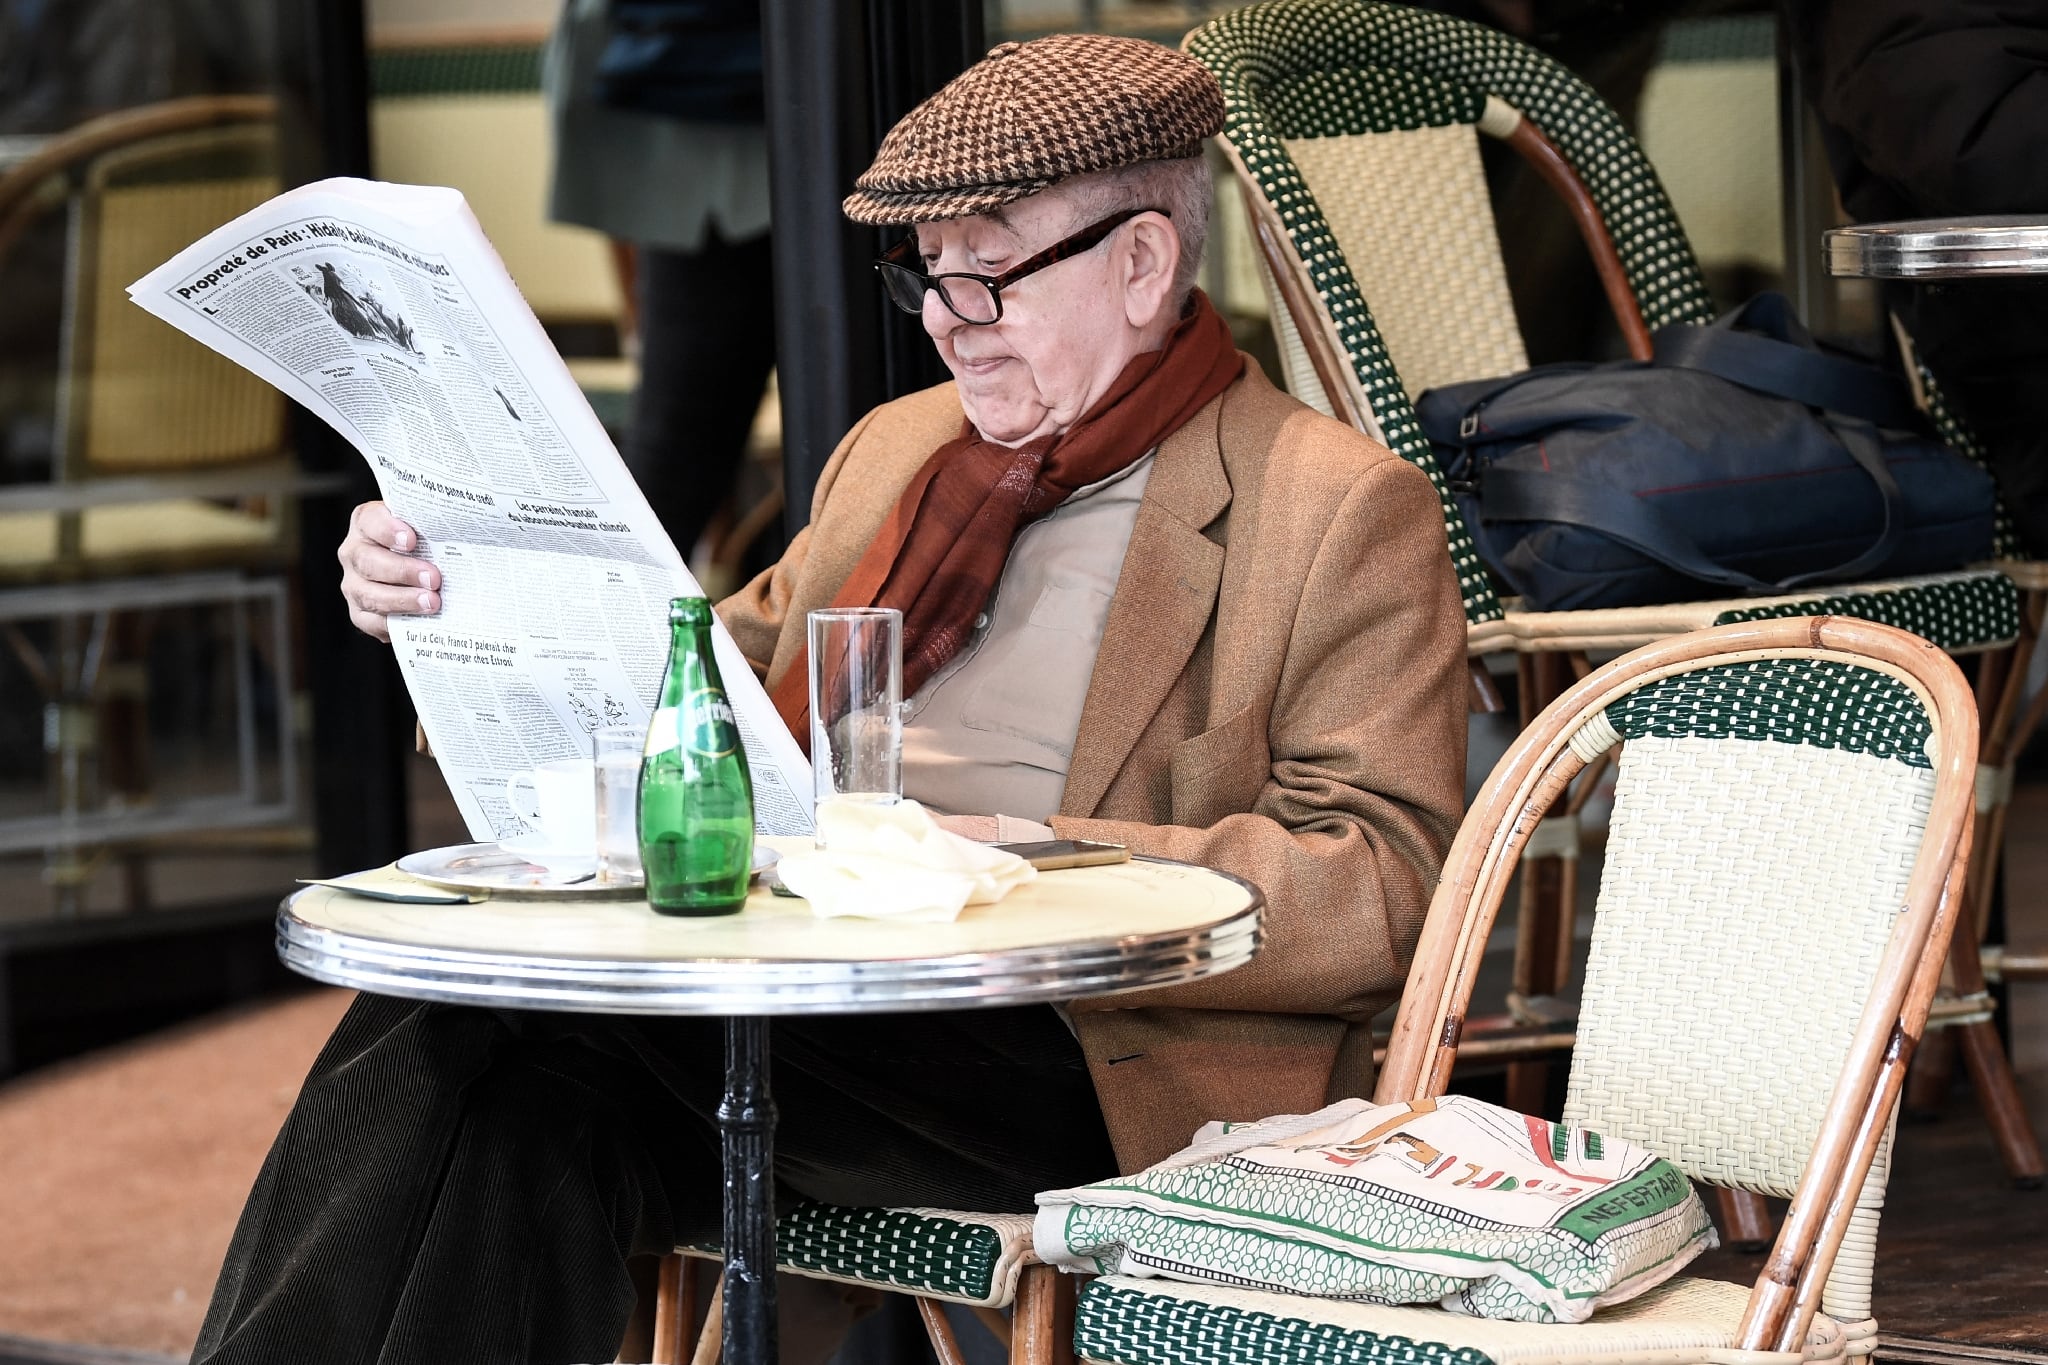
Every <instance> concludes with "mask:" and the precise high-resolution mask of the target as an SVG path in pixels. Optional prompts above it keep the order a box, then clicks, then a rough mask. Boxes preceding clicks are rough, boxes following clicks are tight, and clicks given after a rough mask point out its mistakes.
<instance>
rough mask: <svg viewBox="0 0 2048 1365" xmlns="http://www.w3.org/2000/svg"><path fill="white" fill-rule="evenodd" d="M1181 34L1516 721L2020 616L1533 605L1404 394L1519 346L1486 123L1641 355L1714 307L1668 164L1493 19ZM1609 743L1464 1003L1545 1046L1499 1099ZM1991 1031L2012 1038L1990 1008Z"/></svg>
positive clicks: (1961, 609)
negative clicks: (1457, 499)
mask: <svg viewBox="0 0 2048 1365" xmlns="http://www.w3.org/2000/svg"><path fill="white" fill-rule="evenodd" d="M1184 46H1185V47H1186V49H1187V51H1188V52H1189V53H1190V54H1192V55H1193V56H1194V57H1196V58H1197V59H1198V60H1200V61H1201V62H1203V63H1204V64H1205V65H1206V66H1208V67H1209V68H1210V69H1211V70H1212V71H1214V72H1215V73H1216V75H1217V78H1218V79H1219V80H1220V81H1221V82H1222V85H1223V88H1224V95H1225V105H1226V116H1225V125H1224V132H1223V137H1222V142H1223V145H1224V150H1225V152H1226V154H1227V155H1228V157H1229V159H1230V162H1231V165H1232V168H1233V170H1234V172H1235V175H1236V178H1237V180H1238V183H1239V187H1240V189H1241V191H1242V198H1243V200H1244V203H1245V205H1246V209H1247V212H1248V213H1249V214H1250V216H1251V219H1252V227H1253V232H1254V235H1255V237H1256V240H1257V242H1258V246H1259V259H1260V265H1261V270H1262V275H1263V278H1264V281H1265V284H1266V287H1267V289H1268V291H1269V295H1270V298H1271V302H1272V311H1273V319H1274V327H1275V331H1276V334H1277V340H1278V342H1279V349H1280V353H1281V356H1282V359H1283V368H1284V369H1285V370H1286V374H1287V380H1288V385H1289V387H1290V389H1291V390H1292V391H1293V392H1294V393H1295V394H1296V395H1297V396H1299V397H1301V398H1302V400H1303V401H1304V402H1307V403H1309V404H1311V405H1312V406H1316V407H1319V408H1321V409H1322V410H1323V411H1325V412H1328V413H1331V414H1332V415H1334V416H1336V417H1338V418H1340V419H1341V420H1345V421H1348V422H1350V423H1351V424H1353V425H1354V426H1357V427H1358V428H1359V429H1360V430H1362V431H1365V432H1366V433H1367V434H1368V435H1371V436H1373V437H1374V438H1375V439H1378V440H1381V441H1383V442H1384V443H1385V444H1387V445H1388V446H1389V447H1390V448H1392V449H1393V450H1394V451H1395V452H1396V453H1398V454H1400V455H1402V456H1403V457H1405V458H1407V459H1408V460H1410V461H1411V462H1413V463H1415V464H1417V465H1418V466H1420V467H1421V468H1422V469H1424V470H1425V471H1426V472H1428V473H1429V475H1430V477H1431V479H1432V481H1433V482H1435V483H1436V485H1437V488H1438V490H1439V493H1440V495H1441V498H1442V506H1443V512H1444V521H1445V530H1446V534H1447V536H1448V539H1449V542H1450V548H1451V556H1452V561H1453V564H1454V565H1455V567H1456V569H1457V572H1458V576H1459V582H1460V585H1461V587H1462V588H1463V591H1464V596H1465V609H1466V618H1467V624H1468V636H1467V640H1468V648H1469V649H1470V651H1471V652H1472V654H1473V655H1474V656H1475V679H1479V678H1480V674H1479V670H1478V665H1477V663H1476V659H1477V656H1481V655H1485V654H1489V653H1495V652H1502V651H1512V652H1513V653H1514V654H1515V656H1516V657H1515V662H1516V672H1517V682H1518V689H1517V691H1518V697H1519V709H1520V719H1521V721H1522V723H1523V724H1527V723H1528V722H1529V721H1530V720H1531V719H1533V717H1534V716H1535V715H1536V714H1537V713H1538V712H1539V711H1541V709H1542V708H1543V707H1544V706H1545V705H1546V704H1547V703H1548V702H1549V701H1550V700H1551V699H1553V698H1554V697H1556V696H1557V695H1559V694H1560V693H1561V692H1562V691H1563V690H1564V688H1565V687H1566V686H1567V685H1569V683H1570V681H1571V680H1572V679H1573V678H1574V677H1578V676H1584V674H1585V673H1587V672H1588V671H1589V669H1590V667H1591V663H1590V660H1589V657H1588V656H1589V654H1591V653H1598V652H1614V651H1619V650H1624V649H1630V648H1634V647H1637V646H1640V645H1642V644H1645V643H1648V642H1650V641H1654V640H1658V639H1663V638H1668V637H1670V636H1672V635H1675V634H1679V633H1682V632H1685V631H1689V630H1695V629H1699V628H1702V627H1706V626H1711V625H1716V624H1723V623H1728V622H1736V621H1746V620H1760V619H1768V618H1772V617H1784V616H1798V615H1807V614H1819V613H1828V614H1838V615H1847V616H1857V617H1862V618H1864V619H1868V620H1874V621H1879V622H1883V623H1886V624H1890V625H1896V626H1900V627H1902V628H1905V629H1909V630H1912V631H1914V632H1916V633H1918V634H1920V635H1922V636H1924V637H1926V638H1928V639H1930V640H1932V641H1934V642H1935V643H1936V644H1938V645H1939V646H1941V647H1942V648H1943V649H1946V650H1948V651H1949V652H1951V653H1954V654H1970V653H1981V652H1985V651H1991V650H1999V649H2004V648H2007V647H2009V646H2010V645H2011V644H2012V643H2013V641H2014V640H2015V638H2016V637H2017V636H2018V634H2019V630H2020V613H2019V605H2018V596H2017V593H2016V592H2015V591H2014V588H2013V584H2012V583H2011V581H2010V580H2009V579H2008V578H2007V577H2006V576H2005V575H2004V574H2002V573H2000V572H1998V571H1997V570H1996V569H1993V568H1982V569H1968V570H1961V571H1957V572H1954V573H1948V574H1939V575H1931V576H1926V577H1922V578H1917V579H1905V580H1896V581H1889V582H1882V583H1861V584H1853V585H1840V586H1833V587H1829V588H1826V589H1820V590H1814V591H1810V592H1805V593H1798V594H1791V595H1786V596H1782V597H1765V598H1750V599H1741V600H1734V601H1728V600H1721V601H1712V600H1709V601H1690V602H1680V603H1673V604H1669V605H1664V606H1647V607H1630V608H1618V609H1609V610H1601V611H1568V612H1531V611H1524V610H1521V609H1519V607H1518V605H1517V604H1516V603H1515V602H1514V601H1512V600H1510V601H1507V602H1503V601H1502V600H1501V599H1500V598H1499V597H1498V596H1497V595H1496V594H1495V591H1494V588H1493V585H1492V583H1491V581H1490V579H1489V578H1488V575H1487V571H1486V568H1485V566H1484V565H1483V564H1482V563H1481V562H1480V560H1479V557H1478V554H1477V552H1476V551H1475V550H1474V548H1473V544H1472V540H1471V537H1470V535H1469V534H1468V533H1467V531H1466V528H1465V525H1464V522H1463V519H1462V516H1461V514H1460V512H1459V510H1458V508H1457V506H1456V504H1455V503H1454V502H1453V501H1452V499H1451V497H1450V493H1449V490H1448V488H1447V487H1446V485H1445V483H1444V479H1443V475H1442V472H1441V471H1440V469H1439V468H1438V467H1437V463H1436V460H1435V458H1434V456H1433V455H1432V453H1431V450H1430V446H1429V442H1428V441H1427V439H1426V438H1425V437H1424V436H1423V435H1422V433H1421V431H1420V429H1419V427H1418V426H1417V424H1416V419H1415V415H1414V410H1413V407H1412V403H1413V400H1414V398H1415V397H1416V396H1418V395H1419V394H1421V393H1422V392H1423V391H1425V390H1427V389H1430V388H1434V387H1438V386H1440V385H1444V384H1451V383H1457V382H1460V381H1463V380H1470V379H1479V378H1485V377H1488V376H1494V375H1502V374H1508V373H1512V372H1514V371H1516V370H1518V369H1522V368H1524V367H1525V366H1526V353H1525V351H1524V348H1523V345H1522V339H1521V333H1520V330H1519V327H1518V324H1517V319H1516V316H1515V311H1514V304H1513V300H1512V298H1511V297H1510V294H1509V291H1508V282H1507V277H1506V272H1505V269H1504V267H1503V265H1502V262H1501V252H1500V238H1499V233H1498V229H1497V227H1496V224H1495V222H1494V216H1493V210H1492V206H1491V204H1490V203H1489V200H1488V198H1487V191H1486V182H1485V177H1484V173H1483V169H1482V167H1481V163H1480V138H1481V137H1482V136H1485V137H1489V138H1494V139H1498V140H1500V141H1502V142H1504V143H1505V144H1506V145H1508V146H1509V147H1511V148H1513V149H1514V151H1515V152H1517V153H1518V154H1519V155H1521V156H1522V157H1523V158H1524V159H1525V160H1527V161H1528V162H1529V163H1530V164H1531V165H1532V166H1533V167H1534V168H1535V169H1536V171H1537V172H1538V174H1540V175H1541V177H1542V178H1543V179H1544V181H1545V182H1547V183H1548V184H1549V185H1550V186H1551V187H1552V189H1554V190H1555V191H1556V192H1557V193H1558V194H1559V195H1560V196H1562V198H1563V199H1564V200H1565V202H1566V203H1567V205H1568V206H1569V207H1570V210H1571V212H1572V215H1573V217H1574V220H1575V221H1576V223H1577V225H1578V228H1579V231H1580V235H1581V237H1582V239H1583V240H1584V242H1585V244H1586V247H1587V250H1588V251H1589V252H1590V254H1591V256H1592V259H1593V261H1594V264H1595V266H1596V269H1597V273H1598V278H1599V281H1600V286H1601V289H1602V291H1603V293H1604V295H1605V297H1606V301H1607V303H1608V305H1609V307H1610V309H1611V311H1612V312H1613V314H1614V317H1615V322H1616V326H1617V328H1618V330H1619V333H1620V336H1621V338H1622V341H1623V343H1624V344H1625V345H1626V347H1627V350H1628V353H1629V354H1630V355H1631V356H1632V357H1634V358H1636V359H1647V358H1648V357H1649V355H1650V334H1651V332H1652V331H1654V330H1655V329H1656V328H1658V327H1662V326H1665V325H1667V324H1671V323H1694V324H1700V323H1705V322H1708V321H1711V320H1712V317H1713V308H1712V304H1711V302H1710V301H1709V298H1708V294H1707V290H1706V286H1705V283H1704V280H1703V278H1702V276H1701V272H1700V269H1699V266H1698V264H1697V263H1696V261H1695V260H1694V258H1693V255H1692V252H1691V249H1690V247H1689V245H1688V243H1687V240H1686V236H1685V232H1684V230H1683V228H1682V227H1681V226H1680V224H1679V222H1678V219H1677V217H1676V215H1675V214H1674V213H1673V211H1672V208H1671V205H1670V201H1669V200H1668V198H1667V197H1666V196H1665V194H1664V191H1663V188H1662V186H1661V184H1660V182H1659V180H1658V177H1657V173H1656V171H1655V170H1654V169H1653V168H1652V167H1651V166H1650V164H1649V162H1648V161H1647V160H1646V159H1645V158H1644V156H1643V154H1642V152H1641V151H1640V149H1639V148H1638V147H1637V146H1636V144H1635V142H1634V140H1633V139H1632V138H1631V137H1630V136H1629V134H1628V132H1627V130H1626V129H1625V128H1624V127H1623V125H1622V123H1621V122H1620V120H1619V119H1618V118H1617V117H1616V116H1615V114H1614V113H1613V112H1612V110H1610V109H1609V108H1607V106H1606V105H1605V104H1603V103H1602V102H1601V100H1600V99H1599V97H1598V96H1597V95H1596V94H1595V93H1594V92H1593V91H1592V89H1591V88H1590V87H1588V86H1587V85H1586V84H1585V83H1584V82H1583V81H1581V80H1580V79H1579V78H1578V77H1576V76H1574V75H1573V74H1572V73H1571V72H1569V71H1567V70H1565V69H1564V68H1563V67H1561V66H1559V65H1558V64H1557V63H1555V62H1554V61H1552V60H1551V59H1549V58H1548V57H1546V56H1544V55H1543V54H1542V53H1540V52H1537V51H1536V50H1534V49H1533V48H1531V47H1529V46H1527V45H1526V44H1523V43H1521V42H1519V41H1517V40H1515V39H1514V38H1511V37H1509V36H1507V35H1505V34H1502V33H1500V32H1498V31H1496V30H1493V29H1489V28H1484V27H1481V26H1478V25H1475V24H1469V23H1465V22H1462V21H1460V20H1455V19H1451V18H1447V17H1445V16H1443V15H1439V14H1434V13H1431V12H1428V11H1424V10H1418V9H1413V8H1410V7H1407V6H1403V5H1396V4H1386V3H1377V2H1376V0H1369V2H1368V3H1342V2H1341V0H1274V2H1273V3H1268V4H1261V5H1254V6H1251V7H1249V8H1246V9H1243V10H1238V11H1235V12H1233V13H1230V14H1226V15H1224V16H1221V17H1219V18H1217V19H1215V20H1212V21H1211V22H1210V23H1208V24H1205V25H1203V26H1202V27H1200V28H1198V29H1196V30H1195V31H1194V32H1193V33H1191V34H1189V35H1188V38H1187V40H1186V42H1185V44H1184ZM1588 358H1591V357H1588ZM1481 682H1482V686H1481V688H1480V692H1481V694H1482V695H1483V694H1484V691H1485V688H1484V685H1483V679H1481ZM1495 705H1497V703H1495ZM1606 766H1607V760H1605V759H1603V760H1602V761H1601V762H1599V763H1597V764H1595V765H1593V766H1592V767H1591V769H1590V770H1589V771H1588V772H1587V773H1586V774H1585V775H1584V776H1583V777H1581V779H1580V780H1579V781H1578V782H1577V783H1576V785H1575V786H1574V787H1572V788H1571V789H1569V790H1566V791H1563V792H1560V793H1558V804H1557V809H1556V810H1555V811H1553V812H1552V813H1551V814H1550V815H1549V816H1547V817H1546V818H1545V820H1544V821H1543V823H1542V825H1541V826H1540V828H1539V829H1538V831H1537V834H1536V836H1535V839H1534V842H1533V843H1532V846H1531V848H1530V850H1529V854H1528V865H1527V866H1526V867H1525V868H1524V870H1523V875H1522V879H1521V893H1520V905H1519V910H1518V915H1517V921H1516V949H1515V961H1514V971H1513V984H1512V991H1511V993H1510V996H1509V1001H1508V1005H1509V1012H1508V1016H1507V1017H1506V1018H1505V1019H1503V1018H1500V1017H1498V1016H1496V1017H1494V1018H1492V1019H1490V1020H1478V1019H1475V1020H1471V1021H1468V1031H1467V1034H1466V1037H1467V1039H1468V1040H1469V1041H1468V1046H1473V1047H1475V1048H1483V1049H1486V1050H1487V1051H1488V1052H1490V1053H1491V1055H1493V1056H1496V1057H1499V1056H1507V1057H1514V1056H1515V1055H1516V1054H1517V1052H1520V1053H1522V1054H1523V1055H1525V1056H1527V1057H1529V1058H1531V1060H1521V1061H1511V1062H1510V1064H1509V1068H1508V1095H1507V1102H1508V1104H1509V1106H1510V1107H1512V1108H1516V1109H1520V1110H1523V1111H1525V1112H1531V1113H1536V1112H1542V1111H1543V1110H1544V1109H1545V1107H1546V1090H1547V1085H1548V1082H1547V1071H1546V1068H1545V1066H1544V1064H1543V1063H1542V1062H1541V1061H1540V1060H1536V1058H1540V1056H1541V1054H1542V1053H1543V1052H1545V1051H1551V1050H1555V1049H1556V1048H1557V1047H1559V1046H1561V1045H1568V1044H1569V1041H1570V1036H1571V1019H1572V1015H1573V1007H1572V1005H1571V1004H1570V1002H1569V1001H1568V1000H1566V999H1563V998H1562V995H1563V992H1564V991H1565V989H1566V987H1567V984H1568V981H1569V977H1570V972H1571V968H1572V955H1573V929H1574V923H1573V921H1574V915H1573V909H1572V907H1573V906H1574V904H1575V901H1576V898H1577V865H1578V855H1579V851H1580V843H1581V831H1580V826H1579V817H1580V814H1581V811H1582V809H1583V807H1584V806H1585V803H1586V802H1587V800H1588V799H1589V798H1590V797H1591V795H1592V794H1593V791H1594V789H1595V786H1596V784H1597V783H1598V781H1599V780H1600V778H1601V777H1602V775H1603V773H1604V771H1605V769H1606ZM1982 1022H1984V1021H1983V1020H1982V1019H1981V1018H1979V1019H1977V1020H1974V1021H1971V1022H1970V1023H1969V1024H1966V1026H1972V1027H1974V1025H1975V1023H1982ZM1986 1036H1987V1037H1988V1041H1989V1044H1990V1045H1991V1046H1992V1047H1994V1048H1995V1047H1996V1045H1997V1038H1996V1036H1995V1034H1990V1035H1986ZM1980 1041H1982V1040H1981V1039H1980ZM1987 1065H1988V1067H1989V1072H1988V1074H1987V1077H1986V1083H1985V1084H1984V1085H1982V1086H1980V1096H1981V1097H1982V1098H1983V1101H1984V1103H1985V1105H1986V1108H1987V1112H1989V1113H1991V1114H1993V1115H1994V1127H1995V1129H1996V1130H1997V1131H1998V1132H1999V1133H2000V1135H2001V1137H2002V1138H2005V1139H2007V1141H2006V1144H2005V1146H2004V1149H2003V1150H2004V1154H2005V1160H2006V1164H2007V1167H2008V1169H2009V1171H2011V1173H2012V1174H2013V1175H2014V1176H2015V1177H2019V1178H2022V1179H2027V1178H2032V1177H2038V1176H2039V1174H2040V1173H2041V1171H2042V1169H2043V1163H2042V1159H2041V1154H2040V1148H2039V1144H2038V1142H2036V1141H2035V1140H2034V1138H2033V1134H2032V1131H2031V1128H2030V1127H2029V1125H2028V1123H2027V1121H2026V1118H2025V1114H2024V1110H2023V1108H2022V1106H2021V1105H2020V1102H2019V1098H2018V1095H2017V1091H2016V1090H2015V1089H2014V1087H2013V1084H2012V1079H2011V1072H2010V1068H2009V1067H2008V1066H2006V1065H2005V1064H2004V1054H2003V1051H2002V1050H2000V1051H1998V1052H1997V1054H1996V1056H1995V1058H1988V1059H1987ZM1723 1212H1724V1215H1725V1218H1726V1222H1725V1223H1724V1226H1725V1227H1728V1229H1729V1231H1730V1234H1731V1237H1732V1238H1733V1240H1735V1241H1737V1242H1742V1243H1756V1242H1760V1241H1762V1240H1764V1239H1765V1238H1766V1237H1767V1236H1768V1226H1767V1224H1765V1223H1764V1222H1763V1221H1762V1217H1761V1211H1760V1206H1759V1205H1758V1204H1757V1203H1756V1202H1755V1201H1751V1200H1744V1199H1731V1200H1728V1201H1724V1210H1723Z"/></svg>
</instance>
